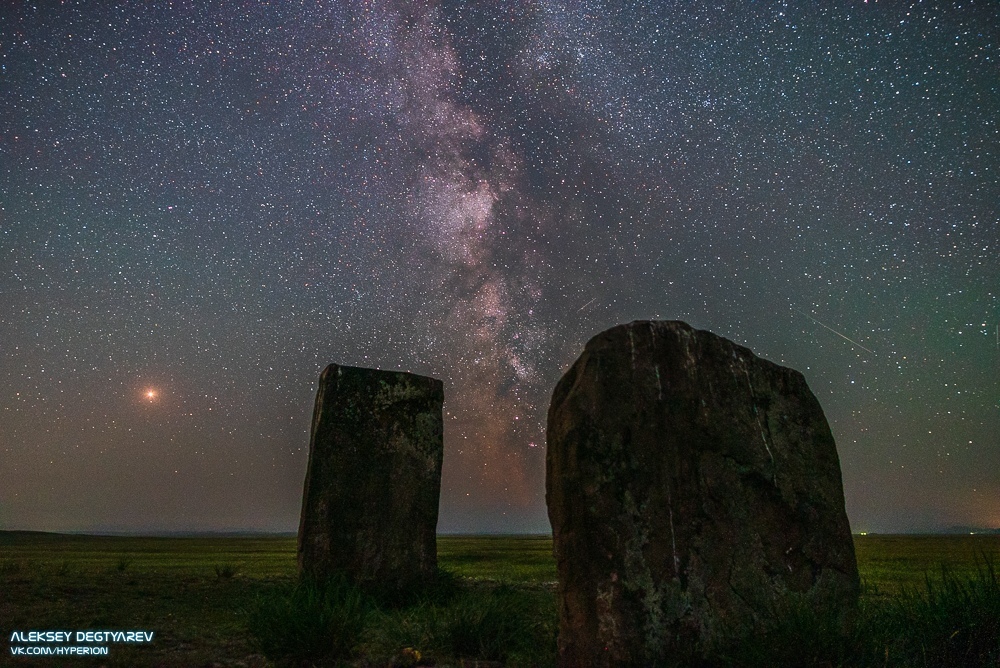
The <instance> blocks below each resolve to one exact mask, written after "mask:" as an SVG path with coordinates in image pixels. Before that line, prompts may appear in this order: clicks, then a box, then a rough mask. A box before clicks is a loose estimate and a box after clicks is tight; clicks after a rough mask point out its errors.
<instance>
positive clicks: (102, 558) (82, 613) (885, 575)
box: [0, 532, 1000, 667]
mask: <svg viewBox="0 0 1000 668" xmlns="http://www.w3.org/2000/svg"><path fill="white" fill-rule="evenodd" d="M855 546H856V549H857V555H858V566H859V569H860V571H861V577H862V582H863V590H864V595H863V601H862V602H863V607H864V606H865V605H867V606H868V607H867V608H866V609H867V610H869V611H875V612H873V613H872V614H874V615H875V616H876V617H877V616H878V615H882V612H880V611H883V610H884V611H887V612H886V614H890V613H891V611H892V610H893V609H895V608H899V609H900V610H902V607H900V605H901V604H900V605H897V603H898V602H900V601H904V602H905V601H909V603H906V605H911V607H912V606H917V605H918V604H919V601H920V600H921V599H919V596H917V593H918V592H923V591H925V590H926V587H927V582H928V581H930V582H932V583H938V585H939V586H938V589H939V591H940V590H942V587H943V583H942V567H944V568H945V569H946V571H947V574H950V575H951V576H956V577H957V578H958V579H959V580H962V579H967V578H970V577H975V576H976V574H977V572H979V573H982V572H983V568H984V564H985V563H987V562H992V563H997V564H1000V536H874V535H868V536H856V537H855ZM438 553H439V566H440V568H441V569H442V570H443V571H446V572H447V573H449V574H450V575H451V576H452V577H451V578H450V579H449V582H450V583H451V585H452V590H453V591H451V593H448V594H446V595H443V598H441V597H439V598H438V599H434V600H428V601H424V602H421V603H420V604H418V605H413V606H409V607H404V608H400V609H391V610H381V609H377V607H373V606H372V605H369V604H367V603H364V602H361V603H358V602H353V603H351V605H357V606H360V607H354V608H343V600H342V598H338V599H337V600H336V601H333V603H330V602H329V601H327V603H322V602H321V603H316V602H315V601H313V604H316V605H321V606H322V605H326V606H327V607H326V608H322V610H321V612H323V611H325V612H323V614H326V613H330V612H331V610H332V614H336V613H337V611H338V610H339V611H341V612H340V614H342V615H343V614H344V613H343V612H342V610H343V609H350V610H355V611H363V614H364V615H365V619H366V620H368V621H366V622H365V624H366V625H365V626H364V629H363V631H362V630H358V629H360V628H361V627H358V629H355V632H356V633H358V634H359V638H360V647H359V648H356V650H359V651H360V652H361V653H362V656H368V657H369V658H370V659H371V660H372V663H370V664H365V663H364V662H363V660H362V659H356V660H355V661H356V663H357V665H388V663H389V662H390V661H395V662H396V665H418V662H417V660H416V658H415V657H416V653H414V652H409V650H407V651H408V652H409V653H405V652H404V653H402V654H401V653H400V652H403V650H404V648H406V647H413V648H414V649H416V650H417V651H419V652H422V653H423V656H424V658H425V659H426V658H427V657H429V656H430V657H433V658H435V659H436V660H437V665H439V666H444V665H475V664H473V663H470V662H469V660H470V659H474V658H478V659H480V660H481V661H480V663H479V664H478V665H480V666H496V665H502V664H501V663H499V661H502V662H504V663H506V664H507V665H539V666H545V665H552V664H553V662H554V634H555V604H554V594H553V589H554V582H555V580H556V573H555V564H554V562H553V559H552V554H551V540H550V539H549V538H548V537H528V536H518V537H493V536H487V537H467V536H441V537H439V539H438ZM977 569H978V571H977ZM295 581H296V578H295V539H294V538H291V537H224V538H215V537H195V538H142V537H95V536H71V535H57V534H42V533H29V532H0V631H2V632H3V634H4V639H5V641H4V647H3V652H4V654H3V655H2V657H0V665H16V666H48V667H53V666H59V665H66V664H67V663H69V664H70V665H79V666H91V665H93V666H97V665H107V666H133V665H134V666H234V667H235V666H267V665H274V664H273V662H271V661H270V660H269V659H266V658H265V657H264V656H263V655H262V651H261V644H260V642H259V641H258V640H255V636H254V635H252V634H251V632H250V631H249V630H248V625H249V624H250V623H251V621H252V620H253V619H255V618H254V617H253V615H254V614H255V613H254V611H255V610H257V611H260V610H261V609H265V611H266V610H267V609H272V608H275V607H280V605H282V602H283V601H287V600H289V596H290V595H291V594H290V592H292V591H293V589H292V588H293V585H294V583H295ZM336 596H340V595H339V594H337V595H336ZM908 596H909V598H907V597H908ZM914 596H917V598H914ZM925 598H926V597H925ZM331 600H332V599H331ZM331 606H332V607H331ZM337 606H341V607H339V608H338V607H337ZM878 606H881V607H878ZM894 606H895V607H894ZM943 609H945V608H941V610H943ZM935 610H937V612H934V614H937V615H939V616H940V614H941V612H940V610H938V609H937V608H935ZM319 614H320V613H316V614H314V615H310V618H312V617H315V616H316V615H319ZM351 614H355V613H353V612H352V613H351ZM356 614H357V615H361V614H362V612H357V613H356ZM866 614H867V613H866ZM907 614H909V613H907ZM921 614H924V615H925V616H928V615H930V614H931V613H921ZM883 616H884V615H883ZM512 617H517V618H518V619H520V618H522V617H523V618H530V619H529V620H528V622H530V624H529V625H528V626H523V627H522V626H516V625H515V626H514V627H511V628H507V627H509V626H511V618H512ZM261 619H263V624H264V627H265V629H266V628H267V627H268V626H269V625H272V626H273V624H274V623H275V622H273V621H268V619H269V618H267V617H264V618H260V619H258V621H260V620H261ZM880 619H881V617H880ZM894 619H895V618H894ZM348 621H349V620H348ZM528 622H525V623H528ZM886 623H887V624H888V623H889V622H886ZM892 623H897V622H892ZM942 623H947V620H944V622H942ZM477 624H478V626H477ZM886 628H888V627H886ZM103 629H107V630H134V629H138V630H147V631H153V632H155V634H156V636H155V640H154V642H152V643H150V644H148V645H124V644H113V645H110V646H109V647H110V650H109V655H108V656H106V657H100V658H93V657H87V658H81V657H74V658H72V659H65V658H62V659H59V658H51V657H44V658H29V659H22V658H13V657H11V655H10V651H9V649H8V648H9V646H10V642H8V641H9V640H10V637H11V633H12V632H13V631H31V630H43V631H44V630H74V631H75V630H103ZM498 629H499V630H498ZM258 633H260V632H258ZM265 633H266V630H265ZM484 633H485V634H486V635H487V636H489V637H488V638H486V637H485V636H483V635H482V634H484ZM504 633H507V634H508V635H503V634H504ZM955 633H956V634H957V633H958V632H957V631H956V632H955ZM477 634H479V635H477ZM490 634H492V635H490ZM525 635H528V636H531V637H532V638H531V642H532V643H534V644H533V645H519V644H518V643H521V642H522V641H521V640H518V638H520V637H522V636H525ZM258 637H259V635H258ZM872 642H874V641H872ZM879 642H883V644H884V641H879ZM989 642H992V641H989ZM904 649H905V648H904ZM904 649H899V648H893V652H894V653H895V654H899V653H900V652H903V651H904ZM997 649H998V651H997V654H996V656H998V657H1000V647H998V648H997ZM886 651H887V652H888V648H887V650H886ZM906 651H908V650H906ZM904 653H905V652H904ZM355 655H356V656H357V651H356V652H355ZM462 657H465V659H463V658H462ZM482 660H492V661H493V663H489V662H486V663H484V662H483V661H482ZM463 661H465V662H464V663H462V662H463ZM358 662H360V663H358ZM886 664H887V665H908V664H899V663H895V664H894V663H891V662H889V661H888V659H887V661H886ZM828 665H834V664H828ZM845 665H850V664H845ZM922 665H938V664H935V663H933V662H925V663H924V664H922ZM940 665H949V664H940Z"/></svg>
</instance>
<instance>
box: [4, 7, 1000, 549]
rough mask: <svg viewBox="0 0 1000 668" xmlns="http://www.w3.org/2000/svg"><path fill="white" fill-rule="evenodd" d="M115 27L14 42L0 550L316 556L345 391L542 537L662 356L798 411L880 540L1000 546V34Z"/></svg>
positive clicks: (763, 14)
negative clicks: (796, 396)
mask: <svg viewBox="0 0 1000 668" xmlns="http://www.w3.org/2000/svg"><path fill="white" fill-rule="evenodd" d="M111 4H112V3H106V2H89V3H87V2H63V3H57V2H44V3H29V2H16V3H4V6H3V9H0V300H2V301H0V305H2V309H0V528H5V529H37V530H63V531H65V530H72V531H175V530H248V529H250V530H266V531H294V530H295V529H296V528H297V525H298V516H299V511H300V504H301V494H302V483H303V479H304V475H305V466H306V457H307V451H308V440H309V434H308V429H309V423H310V418H311V414H312V408H313V398H314V395H315V389H316V382H317V379H318V377H319V373H320V372H321V370H322V369H323V368H324V367H325V366H326V365H327V364H329V363H331V362H336V363H340V364H348V365H355V366H367V367H378V368H384V369H401V370H405V371H412V372H415V373H421V374H427V375H431V376H435V377H437V378H440V379H442V380H443V381H444V386H445V463H444V472H443V484H442V499H441V519H440V524H439V531H442V532H455V531H502V532H523V531H531V532H547V531H548V530H549V526H548V520H547V518H546V513H545V502H544V468H545V466H544V464H545V413H546V410H547V408H548V402H549V398H550V396H551V392H552V389H553V388H554V386H555V384H556V381H557V380H558V379H559V377H560V375H561V374H562V373H563V372H564V371H565V370H566V369H567V368H568V367H569V365H570V364H571V363H572V362H573V360H575V359H576V357H577V356H578V355H579V354H580V352H581V351H582V348H583V345H584V344H585V343H586V341H587V340H588V339H589V338H590V337H591V336H593V335H594V334H596V333H598V332H600V331H602V330H604V329H607V328H608V327H611V326H614V325H616V324H619V323H623V322H629V321H631V320H635V319H670V320H672V319H679V320H684V321H687V322H688V323H690V324H692V325H693V326H695V327H698V328H701V329H708V330H710V331H712V332H715V333H716V334H719V335H722V336H725V337H727V338H729V339H731V340H733V341H735V342H737V343H739V344H742V345H745V346H748V347H749V348H751V349H752V350H753V351H754V352H755V353H757V354H758V355H760V356H762V357H764V358H766V359H770V360H772V361H774V362H778V363H780V364H785V365H788V366H791V367H793V368H796V369H798V370H800V371H802V372H803V373H804V374H805V376H806V379H807V380H808V382H809V385H810V387H811V388H812V390H813V392H814V393H815V394H816V395H817V397H818V398H819V400H820V403H821V404H822V405H823V407H824V410H825V411H826V415H827V418H828V419H829V421H830V424H831V427H832V429H833V432H834V436H835V437H836V440H837V445H838V450H839V453H840V458H841V466H842V470H843V477H844V487H845V495H846V502H847V510H848V515H849V517H850V519H851V524H852V527H853V529H854V530H855V531H913V530H926V529H934V528H942V527H948V526H952V525H969V526H990V527H996V526H1000V382H998V377H1000V331H998V328H1000V259H998V258H1000V213H998V210H1000V126H998V116H1000V51H998V46H1000V5H998V4H997V3H994V2H975V3H974V2H956V3H927V2H923V3H921V2H914V3H903V2H882V3H875V2H862V1H861V0H857V1H852V2H841V3H838V4H839V5H840V7H839V8H832V7H830V6H829V5H833V4H834V3H815V2H812V1H808V2H805V1H804V2H799V3H791V2H788V3H782V2H746V1H745V0H732V1H723V2H718V1H716V2H698V3H693V2H687V1H686V0H685V1H678V2H646V3H632V2H610V3H602V2H588V1H585V0H577V1H566V2H553V1H547V0H541V1H538V2H480V3H471V2H454V1H453V0H450V1H447V2H442V3H429V2H403V1H401V0H400V1H399V2H393V1H392V0H373V1H368V2H362V1H357V2H347V1H344V2H334V1H333V0H327V1H325V2H316V1H309V2H306V1H304V0H303V1H301V2H271V3H265V2H249V1H248V2H225V3H223V2H205V3H202V2H197V3H195V2H140V1H138V0H136V1H135V2H128V3H117V4H116V5H115V6H110V5H111ZM820 4H821V5H823V7H817V6H816V5H820Z"/></svg>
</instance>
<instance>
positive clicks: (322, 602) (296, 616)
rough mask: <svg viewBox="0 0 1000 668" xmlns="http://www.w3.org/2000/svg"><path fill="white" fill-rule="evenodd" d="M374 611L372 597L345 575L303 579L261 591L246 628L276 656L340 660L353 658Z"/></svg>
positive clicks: (270, 655) (267, 653) (298, 660)
mask: <svg viewBox="0 0 1000 668" xmlns="http://www.w3.org/2000/svg"><path fill="white" fill-rule="evenodd" d="M370 611H371V603H370V601H369V599H368V598H367V597H366V596H365V595H364V594H363V593H362V592H361V591H360V590H358V589H357V588H356V587H353V586H351V585H350V584H348V583H347V582H346V580H344V579H343V578H332V579H330V580H327V581H324V582H316V581H311V580H303V581H302V582H300V583H299V584H297V585H295V586H294V587H292V588H291V589H290V590H289V589H287V588H278V589H275V590H272V591H271V592H268V593H264V594H260V595H258V597H257V599H256V601H254V603H253V604H252V606H251V607H250V610H249V611H248V617H247V627H248V629H249V631H250V634H251V635H252V636H253V637H254V639H255V640H256V642H257V645H258V646H259V647H260V650H261V651H262V652H263V653H264V655H265V656H267V657H268V658H269V659H271V660H274V661H279V660H292V661H294V662H296V663H303V662H336V661H341V660H345V659H349V658H350V657H351V656H352V654H353V651H354V647H355V645H356V644H357V642H358V639H359V637H360V635H361V633H362V631H363V630H364V628H365V625H366V623H367V618H368V615H369V613H370Z"/></svg>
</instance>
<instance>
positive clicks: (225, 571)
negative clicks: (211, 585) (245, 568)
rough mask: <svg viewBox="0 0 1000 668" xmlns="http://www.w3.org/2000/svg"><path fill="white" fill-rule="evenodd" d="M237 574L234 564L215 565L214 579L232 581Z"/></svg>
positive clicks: (237, 570)
mask: <svg viewBox="0 0 1000 668" xmlns="http://www.w3.org/2000/svg"><path fill="white" fill-rule="evenodd" d="M238 572H239V569H238V568H236V565H235V564H216V565H215V577H216V579H218V580H232V579H233V577H235V576H236V574H237V573H238Z"/></svg>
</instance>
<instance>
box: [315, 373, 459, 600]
mask: <svg viewBox="0 0 1000 668" xmlns="http://www.w3.org/2000/svg"><path fill="white" fill-rule="evenodd" d="M443 400H444V390H443V386H442V384H441V381H440V380H436V379H434V378H428V377H426V376H418V375H415V374H411V373H402V372H397V371H380V370H376V369H362V368H357V367H350V366H340V365H337V364H331V365H330V366H328V367H327V368H326V369H325V370H324V371H323V374H322V375H321V376H320V379H319V389H318V391H317V392H316V407H315V410H314V412H313V422H312V435H311V438H310V443H309V466H308V470H307V472H306V481H305V492H304V494H303V499H302V517H301V521H300V524H299V540H298V560H299V572H300V574H302V575H308V576H314V577H324V576H328V575H331V574H333V573H338V572H339V573H344V574H346V575H347V576H348V577H349V578H350V579H352V580H353V581H354V582H356V583H359V584H363V585H372V586H375V587H378V588H379V589H388V590H392V589H397V590H398V589H402V588H406V587H410V586H412V585H415V584H417V585H419V584H421V583H425V582H427V581H429V580H430V579H431V578H433V577H434V575H435V573H436V571H437V543H436V532H437V520H438V501H439V498H440V492H441V458H442V455H443V452H444V447H443V440H442V434H443V429H442V417H441V407H442V403H443Z"/></svg>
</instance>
